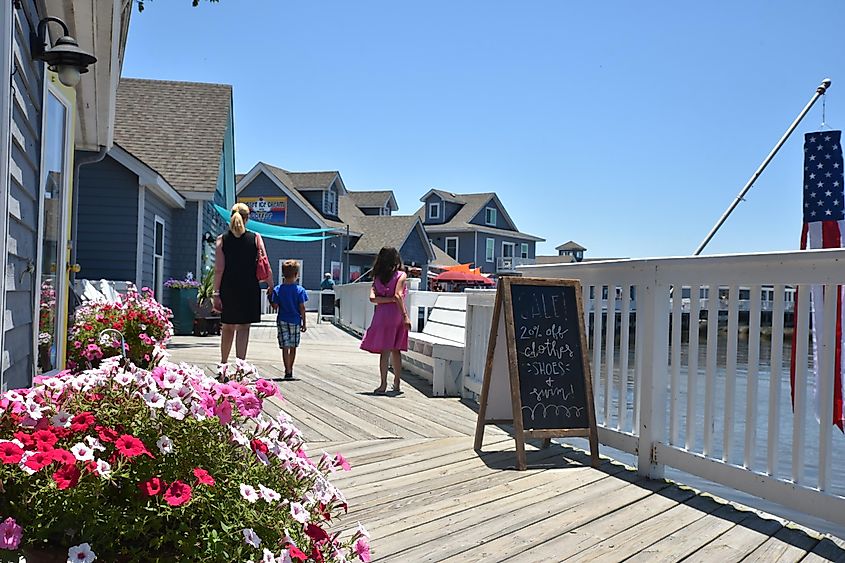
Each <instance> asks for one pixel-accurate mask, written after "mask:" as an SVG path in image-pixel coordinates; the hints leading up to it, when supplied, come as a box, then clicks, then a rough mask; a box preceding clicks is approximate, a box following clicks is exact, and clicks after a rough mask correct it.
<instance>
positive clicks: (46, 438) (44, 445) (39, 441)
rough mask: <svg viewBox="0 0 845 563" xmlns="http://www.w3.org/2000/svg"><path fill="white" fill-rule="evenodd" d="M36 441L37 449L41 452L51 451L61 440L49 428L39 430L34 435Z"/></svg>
mask: <svg viewBox="0 0 845 563" xmlns="http://www.w3.org/2000/svg"><path fill="white" fill-rule="evenodd" d="M32 439H33V440H34V441H35V449H37V450H38V451H39V452H49V451H51V450H52V449H53V447H54V446H55V445H56V442H58V441H59V438H58V437H57V436H56V435H55V434H53V433H52V432H51V431H49V430H37V431H36V432H35V433H33V435H32Z"/></svg>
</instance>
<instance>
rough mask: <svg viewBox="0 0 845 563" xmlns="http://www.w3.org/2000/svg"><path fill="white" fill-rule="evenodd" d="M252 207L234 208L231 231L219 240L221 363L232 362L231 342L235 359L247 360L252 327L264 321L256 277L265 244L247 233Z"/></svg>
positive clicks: (216, 283)
mask: <svg viewBox="0 0 845 563" xmlns="http://www.w3.org/2000/svg"><path fill="white" fill-rule="evenodd" d="M247 221H249V207H247V206H246V205H244V204H243V203H236V204H235V206H234V207H232V215H231V217H230V219H229V230H228V231H226V232H225V233H224V234H222V235H220V236H219V237H217V247H216V250H215V263H214V308H215V310H217V311H220V321H221V324H222V335H221V338H220V361H221V363H224V364H225V363H227V362H228V361H229V352H230V351H231V349H232V340H234V341H235V356H236V357H238V358H240V359H242V360H243V359H245V358H246V349H247V346H248V344H249V325H250V323H257V322H259V321H260V320H261V288H260V287H259V285H258V283H259V281H272V280H259V279H258V278H257V277H256V275H255V262H256V260H257V258H258V248H259V246H261V247H263V246H264V242H263V241H262V240H261V237H260V236H259V235H258V234H256V233H251V232H249V231H247V230H246V222H247Z"/></svg>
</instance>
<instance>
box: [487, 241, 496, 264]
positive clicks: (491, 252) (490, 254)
mask: <svg viewBox="0 0 845 563" xmlns="http://www.w3.org/2000/svg"><path fill="white" fill-rule="evenodd" d="M486 250H487V256H486V258H487V261H488V262H492V261H493V259H494V258H495V254H496V241H495V240H493V239H491V238H488V239H487V248H486Z"/></svg>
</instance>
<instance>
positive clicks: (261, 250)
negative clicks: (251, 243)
mask: <svg viewBox="0 0 845 563" xmlns="http://www.w3.org/2000/svg"><path fill="white" fill-rule="evenodd" d="M255 247H256V248H257V249H258V257H259V258H260V257H262V256H267V250H266V249H265V248H264V239H262V238H261V235H259V234H258V233H255Z"/></svg>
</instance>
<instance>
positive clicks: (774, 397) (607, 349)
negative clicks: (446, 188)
mask: <svg viewBox="0 0 845 563" xmlns="http://www.w3.org/2000/svg"><path fill="white" fill-rule="evenodd" d="M520 271H521V273H522V274H523V275H525V276H533V277H550V278H568V279H578V280H580V281H581V284H582V291H583V302H584V308H585V311H584V314H585V326H586V328H587V337H588V353H589V358H590V364H591V372H592V376H593V388H594V398H595V404H596V419H597V423H598V426H599V439H600V441H601V443H602V444H604V445H607V446H610V447H612V448H616V449H618V450H621V451H625V452H629V453H631V454H633V455H635V456H637V464H638V471H639V472H640V473H642V474H644V475H648V476H650V477H654V478H660V477H662V476H663V474H664V468H665V467H666V466H669V467H674V468H677V469H680V470H682V471H685V472H687V473H690V474H694V475H697V476H699V477H702V478H704V479H707V480H710V481H714V482H717V483H721V484H723V485H726V486H729V487H731V488H734V489H736V490H740V491H744V492H747V493H750V494H752V495H755V496H758V497H761V498H765V499H768V500H771V501H773V502H776V503H779V504H782V505H784V506H786V507H788V508H791V509H794V510H798V511H801V512H804V513H806V514H810V515H813V516H817V517H821V518H823V519H825V520H827V521H829V522H833V523H835V524H837V525H841V526H842V525H845V498H843V495H845V437H843V435H842V434H841V433H840V432H839V431H838V430H837V431H835V432H834V427H833V426H832V425H831V424H822V425H820V424H819V423H818V422H817V420H816V417H815V409H814V408H813V406H812V405H811V403H812V400H811V398H812V397H813V395H814V385H813V381H812V377H811V375H812V373H813V371H814V367H813V361H812V357H811V356H812V347H810V345H809V344H808V343H809V342H810V339H809V330H810V329H809V326H810V320H809V319H810V314H809V311H810V307H809V292H808V291H799V292H798V297H797V298H795V296H794V290H793V288H794V287H796V286H800V287H807V286H810V285H819V284H821V285H824V286H827V287H828V292H829V294H833V292H835V291H836V287H837V286H836V285H835V284H837V283H842V282H843V280H845V250H822V251H805V252H789V253H766V254H746V255H730V256H713V257H694V258H665V259H648V260H620V261H607V262H598V261H597V262H581V263H572V264H555V265H542V266H531V267H524V268H520ZM683 287H690V288H692V291H691V292H690V297H689V298H681V291H680V290H681V288H683ZM719 287H728V288H729V298H728V300H727V304H725V303H724V302H723V300H720V299H707V298H701V297H700V295H701V293H700V290H701V289H702V288H703V289H706V290H710V289H711V288H712V290H713V291H714V292H715V291H716V289H717V288H719ZM740 287H742V288H749V289H750V299H748V300H740V299H739V291H738V289H739V288H740ZM766 287H771V288H772V291H773V294H772V298H771V299H770V300H769V299H767V300H766V301H764V300H763V299H762V297H761V289H763V288H766ZM632 288H633V292H632ZM674 288H678V290H677V292H676V291H675V290H674ZM591 290H592V294H593V295H596V296H602V295H603V294H604V290H607V295H612V296H616V295H618V296H619V299H611V300H610V303H613V305H612V306H611V307H610V308H609V311H610V313H609V316H608V300H607V299H597V300H592V299H589V295H590V293H591ZM336 292H337V297H338V298H339V299H340V307H339V311H340V315H339V318H337V319H336V321H337V322H339V323H340V324H342V325H344V326H346V327H347V328H350V329H352V330H354V331H356V332H358V333H362V332H363V330H364V329H365V328H366V327H367V326H368V325H369V321H370V319H371V318H372V311H373V306H372V305H371V304H370V303H369V299H368V297H369V284H349V285H344V286H337V287H336ZM416 293H417V292H411V294H410V296H409V304H413V306H414V307H417V308H419V307H423V308H424V307H425V306H426V303H428V301H427V300H428V299H433V297H436V295H437V294H436V293H435V294H429V295H433V297H429V295H420V296H417V295H416ZM420 293H421V294H425V293H426V292H420ZM632 293H633V294H634V295H635V296H636V306H634V301H633V300H632V299H631V295H632ZM673 294H674V295H677V296H678V297H679V298H676V299H673V298H672V297H673ZM465 295H466V297H467V322H466V327H467V334H466V339H465V341H466V347H465V350H464V363H463V369H462V374H463V380H464V385H463V387H464V391H465V392H464V395H465V396H466V397H475V396H477V395H478V394H480V388H481V381H482V378H483V374H484V364H485V361H486V354H487V343H488V337H489V331H490V324H491V320H492V312H493V304H494V297H495V291H492V290H469V291H467V292H466V293H465ZM793 302H797V304H798V315H797V317H796V318H795V319H794V324H795V329H794V332H795V342H796V346H795V348H796V352H795V357H796V358H798V359H799V361H797V362H796V365H797V370H796V372H797V373H796V381H797V385H796V394H795V405H794V413H793V409H792V405H791V400H790V383H789V381H790V368H789V363H790V350H791V349H792V341H793V340H792V336H791V334H790V332H791V330H792V329H791V328H790V327H785V326H784V317H785V315H784V313H785V312H791V311H792V304H793ZM769 305H770V307H769ZM769 310H771V315H767V318H768V317H770V318H771V320H770V321H768V324H766V325H762V324H761V317H762V316H763V315H761V312H762V311H767V312H768V311H769ZM824 310H825V321H826V325H825V326H826V327H827V328H830V327H831V326H832V325H831V324H830V323H831V322H832V319H834V318H835V315H834V314H833V312H834V311H835V302H834V301H833V300H828V301H827V302H826V303H825V304H824ZM720 311H721V314H720ZM740 311H743V315H744V311H749V314H748V327H747V331H745V330H740V326H739V316H740V315H739V313H740ZM705 316H706V317H707V319H709V320H708V321H707V322H706V323H704V324H700V323H699V321H698V319H699V318H700V317H705ZM412 318H413V319H416V318H418V317H417V315H416V314H415V312H412ZM720 318H721V319H722V322H721V324H722V326H720V322H718V320H717V319H720ZM608 319H610V320H608ZM690 319H692V321H690ZM713 320H717V322H713ZM416 328H417V329H418V330H419V329H421V328H422V327H421V326H417V327H416ZM700 331H701V332H700ZM833 333H834V331H833V330H826V334H828V335H830V338H827V339H826V340H825V341H824V342H821V343H820V344H819V347H818V349H819V366H820V369H819V372H820V373H821V374H826V376H825V377H821V378H820V380H819V381H820V384H819V391H820V394H821V395H822V396H826V397H830V396H831V394H832V389H833V385H834V384H833V376H834V369H833V364H834V358H835V355H834V353H835V351H834V338H833V336H832V335H833ZM761 334H762V335H764V336H761ZM802 358H803V359H804V361H800V360H801V359H802ZM688 389H689V390H692V392H689V393H688V392H687V390H688ZM821 418H822V420H825V421H830V420H832V404H831V403H829V402H826V403H825V405H824V408H823V412H822V413H821ZM688 421H692V422H688Z"/></svg>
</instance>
